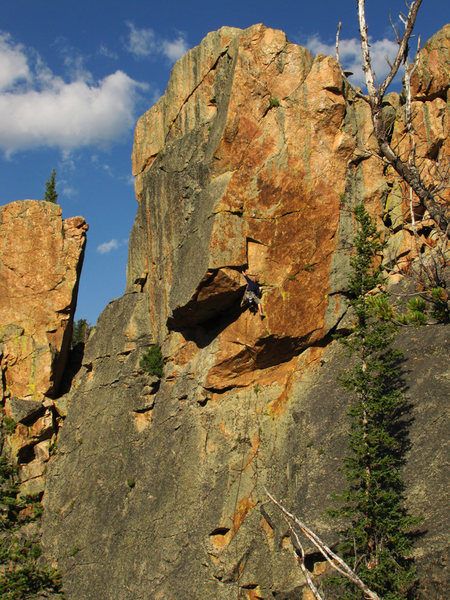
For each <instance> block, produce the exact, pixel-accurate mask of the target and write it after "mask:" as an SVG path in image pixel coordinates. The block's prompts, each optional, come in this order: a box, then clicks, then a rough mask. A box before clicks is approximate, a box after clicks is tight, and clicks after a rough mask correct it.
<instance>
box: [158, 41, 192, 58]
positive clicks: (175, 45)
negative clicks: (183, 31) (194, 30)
mask: <svg viewBox="0 0 450 600" xmlns="http://www.w3.org/2000/svg"><path fill="white" fill-rule="evenodd" d="M162 48H163V52H164V54H165V55H166V56H167V58H169V59H170V60H171V61H173V62H175V61H177V60H178V59H179V58H181V57H182V56H183V54H186V52H187V51H188V50H189V48H188V45H187V44H186V41H185V39H184V38H183V36H181V35H180V36H179V37H178V38H177V39H176V40H174V41H173V42H169V41H167V40H164V41H163V43H162Z"/></svg>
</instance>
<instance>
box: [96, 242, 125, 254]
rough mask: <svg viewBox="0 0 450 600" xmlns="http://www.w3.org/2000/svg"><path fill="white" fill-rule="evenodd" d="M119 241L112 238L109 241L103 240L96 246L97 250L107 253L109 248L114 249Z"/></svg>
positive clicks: (109, 250)
mask: <svg viewBox="0 0 450 600" xmlns="http://www.w3.org/2000/svg"><path fill="white" fill-rule="evenodd" d="M119 245H120V244H119V242H118V241H117V240H116V239H115V238H113V239H112V240H110V241H109V242H103V244H100V246H97V252H99V253H100V254H108V252H111V250H116V249H117V248H118V247H119Z"/></svg>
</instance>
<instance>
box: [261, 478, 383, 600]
mask: <svg viewBox="0 0 450 600" xmlns="http://www.w3.org/2000/svg"><path fill="white" fill-rule="evenodd" d="M264 491H265V492H266V494H267V496H268V497H269V499H270V500H271V501H272V502H273V503H274V504H275V506H277V507H278V508H279V509H280V511H281V512H282V514H283V517H284V518H285V519H286V520H287V522H290V528H294V526H295V527H298V529H300V531H301V532H302V533H303V534H304V535H305V536H306V537H307V538H308V539H309V540H310V541H311V542H312V543H313V544H314V546H315V547H316V548H317V549H318V550H319V552H320V553H321V554H322V556H323V557H324V558H325V559H326V560H327V562H328V563H329V564H330V565H331V567H332V568H333V569H334V570H335V571H337V572H338V573H340V574H341V575H343V576H344V577H346V578H347V579H349V580H350V581H351V582H352V583H354V584H355V585H356V586H357V587H359V589H360V590H362V592H363V593H364V594H365V595H366V597H367V598H368V599H369V600H381V598H380V597H379V596H378V594H376V593H375V592H373V591H372V590H371V589H369V588H368V587H367V585H366V584H365V583H364V582H363V581H362V580H361V579H360V578H359V577H358V575H357V574H356V573H355V572H354V571H353V570H352V569H351V568H350V567H349V566H348V564H347V563H346V562H345V561H344V560H342V558H341V557H340V556H338V555H337V554H335V553H334V552H333V551H332V550H331V548H329V547H328V546H327V545H326V544H325V543H324V542H323V541H322V540H321V539H320V538H319V536H318V535H316V534H315V533H314V532H313V531H312V530H311V529H309V527H307V526H306V525H305V523H303V522H302V521H300V519H299V518H298V517H296V516H295V515H293V514H292V513H290V512H289V511H287V510H286V509H285V508H284V506H283V505H282V504H281V503H280V502H278V500H276V499H275V498H274V497H273V496H272V495H271V494H270V493H269V492H268V491H267V489H266V487H264ZM300 547H302V546H301V544H300ZM307 582H308V579H307ZM308 585H309V582H308ZM310 587H311V586H310ZM311 591H312V592H313V593H314V591H313V590H312V588H311ZM316 598H317V596H316Z"/></svg>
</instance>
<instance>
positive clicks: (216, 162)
mask: <svg viewBox="0 0 450 600" xmlns="http://www.w3.org/2000/svg"><path fill="white" fill-rule="evenodd" d="M388 108H389V111H388V112H389V114H390V115H393V114H394V113H395V115H397V119H398V118H399V116H398V115H400V113H401V108H400V100H399V97H398V96H396V95H394V96H392V97H390V98H389V107H388ZM438 108H439V107H438ZM438 112H439V110H438V111H437V113H438ZM395 127H397V130H396V129H395ZM400 127H401V124H398V123H396V124H395V126H394V134H393V135H397V131H400ZM430 131H432V132H433V133H432V135H435V134H436V135H440V136H441V138H442V135H441V133H439V131H440V130H439V127H438V125H436V126H434V127H433V128H432V129H431V130H430ZM375 151H376V146H375V141H374V137H373V135H372V126H371V119H370V115H369V111H368V107H367V103H365V102H364V101H363V100H361V99H360V98H358V97H357V96H356V95H355V93H354V91H353V90H352V89H351V88H350V87H349V85H348V83H347V82H346V81H344V79H343V76H342V74H341V72H340V70H339V68H338V65H337V63H336V61H335V60H334V59H333V58H331V57H325V56H317V57H316V58H313V57H312V56H311V55H310V54H309V52H308V51H307V50H306V49H304V48H299V47H298V46H296V45H294V44H290V43H289V42H288V41H287V39H286V37H285V35H284V34H283V33H282V32H279V31H274V30H270V29H267V28H266V27H264V26H262V25H257V26H254V27H251V28H249V29H246V30H244V31H242V30H239V29H234V28H222V29H221V30H219V31H218V32H213V33H210V34H208V36H207V37H206V38H205V40H203V41H202V43H201V44H200V45H199V46H198V47H196V48H194V49H192V50H191V51H189V52H188V53H187V54H186V56H185V57H183V58H182V59H181V60H180V61H179V62H178V63H177V64H176V65H175V67H174V69H173V72H172V76H171V80H170V82H169V85H168V88H167V91H166V94H165V95H164V96H163V97H162V98H161V99H160V100H159V101H158V103H157V104H156V105H155V106H154V107H153V108H151V109H150V110H149V111H148V112H147V113H146V114H145V115H144V116H143V117H142V118H141V119H140V120H139V122H138V125H137V128H136V136H135V146H134V151H133V172H134V174H135V175H136V194H137V197H138V201H139V207H138V211H137V216H136V221H135V224H134V227H133V230H132V233H131V237H130V251H129V262H128V270H127V289H126V293H125V295H124V296H123V297H122V298H120V299H118V300H115V301H114V302H112V303H111V304H110V305H108V307H107V308H106V309H105V311H104V312H103V314H102V315H101V317H100V319H99V322H98V325H97V328H96V331H95V333H94V335H93V336H92V338H91V339H90V341H89V342H88V345H87V348H86V354H85V356H84V361H83V367H82V370H81V372H80V374H79V376H78V377H77V379H76V380H75V382H74V385H73V386H72V389H71V391H70V393H69V394H68V395H67V396H66V397H65V398H63V399H61V400H60V401H58V403H61V406H62V410H63V412H64V413H67V418H66V420H65V422H64V426H63V428H62V430H61V435H60V436H59V439H58V450H57V453H56V455H55V456H54V457H52V458H51V459H50V463H49V475H48V482H47V488H46V493H45V497H44V500H45V508H46V510H45V516H44V546H45V547H46V552H47V555H48V556H49V557H51V558H52V559H53V560H54V564H55V566H58V567H60V568H62V570H63V573H64V581H65V589H66V594H67V598H68V600H78V599H79V598H83V599H85V600H97V599H98V598H105V599H107V600H108V599H111V600H112V599H113V598H114V600H116V599H117V598H119V599H120V600H135V599H136V598H151V599H152V600H158V599H161V600H162V599H164V600H167V599H172V598H186V599H191V598H192V599H198V598H202V599H203V598H205V599H208V600H209V599H211V600H212V599H214V600H231V599H232V598H237V597H241V598H248V599H249V600H251V599H256V598H266V599H268V598H290V599H292V600H294V599H295V600H297V599H300V598H304V597H306V595H304V592H305V581H304V579H303V577H302V575H301V573H300V571H299V569H298V565H297V563H296V560H295V557H294V556H293V553H292V548H291V545H290V541H289V531H288V528H287V527H286V524H285V523H284V521H283V520H282V519H281V518H280V516H279V515H278V514H277V512H276V510H274V508H273V507H272V506H271V505H270V503H269V502H268V500H267V497H266V495H265V493H264V486H267V488H268V489H269V490H270V491H271V492H273V493H274V494H275V495H276V496H277V497H279V498H281V499H283V500H284V501H285V502H286V504H287V506H289V507H290V508H291V509H293V510H294V511H295V512H298V514H299V515H300V516H302V517H304V518H305V519H306V520H307V521H308V522H309V523H310V524H311V525H312V527H313V528H314V529H316V530H317V531H318V533H320V534H322V535H324V536H325V538H326V540H327V541H328V542H329V543H333V542H334V541H335V539H336V537H335V533H334V526H333V524H332V523H331V522H330V521H329V520H327V518H326V517H325V516H324V510H325V509H326V508H327V507H329V506H330V505H331V500H330V499H329V497H330V495H331V494H332V493H333V492H335V491H337V490H338V489H339V488H340V486H341V484H342V475H341V473H340V470H339V466H340V465H341V462H342V457H343V455H344V453H345V443H346V442H345V440H346V432H347V428H348V422H347V419H346V412H347V408H348V406H349V402H350V399H349V398H348V396H347V395H346V393H345V392H344V390H343V389H341V388H340V387H339V386H338V384H337V376H338V374H339V373H340V372H341V370H342V369H343V368H344V367H345V366H346V364H347V362H346V359H345V357H344V356H343V354H342V350H341V348H340V346H339V345H338V344H337V343H336V342H333V341H332V339H333V338H332V334H333V332H335V331H337V330H339V328H340V327H342V329H344V330H345V328H346V327H348V324H345V323H344V317H345V318H346V319H347V320H349V321H351V316H350V315H348V314H346V309H347V303H346V289H347V279H348V273H349V260H350V256H349V250H350V248H351V242H352V239H353V235H354V233H353V229H354V223H353V218H352V208H353V206H354V205H355V203H357V202H361V201H364V202H365V204H366V206H368V208H369V209H370V211H371V212H372V214H373V215H374V216H376V218H377V223H378V225H379V227H380V229H382V230H383V231H384V223H383V216H385V215H384V207H385V204H386V202H387V200H388V199H389V194H390V193H391V191H392V190H395V191H396V194H397V196H396V198H395V199H391V201H389V202H388V206H389V210H390V211H394V210H395V217H396V218H398V213H399V211H400V210H401V208H399V206H401V203H402V201H403V199H402V198H401V193H400V192H399V185H398V184H397V182H396V177H395V175H394V174H392V173H388V174H387V175H386V173H385V169H384V165H383V164H382V163H381V161H380V160H378V159H377V158H376V156H375ZM399 196H400V199H399ZM394 200H395V201H394ZM385 218H386V217H385ZM396 228H397V229H398V225H396ZM407 235H408V236H409V235H410V234H409V232H407ZM405 239H408V238H407V237H406V238H405V237H404V234H403V232H402V231H397V233H396V237H395V239H394V241H393V242H392V243H391V249H392V251H393V252H397V251H398V252H401V253H402V255H403V254H404V255H405V256H406V253H407V252H409V251H410V248H406V245H405ZM244 268H245V269H247V271H248V272H250V273H258V274H259V275H260V279H261V283H262V287H263V292H264V293H263V298H262V302H263V306H264V311H265V313H266V318H265V319H261V318H260V317H259V316H258V315H254V314H252V313H251V312H250V311H249V310H247V309H245V308H244V307H241V298H242V295H243V292H244V287H245V280H244V278H243V277H242V275H241V271H242V270H243V269H244ZM421 331H422V332H421V334H420V336H419V334H418V333H417V330H415V329H414V330H410V329H405V330H404V331H403V332H402V333H401V334H400V336H399V339H398V344H399V347H400V348H402V349H405V350H407V356H406V358H407V360H406V362H405V381H406V382H407V384H406V394H407V396H408V400H410V401H411V405H412V409H411V410H412V415H413V421H412V425H411V432H410V433H411V440H412V450H411V454H410V457H409V460H408V463H407V465H406V466H405V477H406V481H407V498H408V502H409V506H410V508H411V510H412V512H413V513H417V514H421V513H424V514H425V517H426V524H425V526H426V528H427V533H426V535H424V536H423V537H422V538H421V539H420V540H419V542H418V546H417V554H418V555H421V556H423V557H426V558H425V559H424V560H423V564H424V565H425V566H426V568H430V569H433V573H435V572H437V570H438V565H439V564H440V561H441V560H446V558H445V556H446V552H447V545H448V544H447V541H446V540H445V535H446V532H445V526H444V525H443V523H444V521H445V517H444V514H445V506H444V502H443V491H444V486H445V484H446V482H445V480H444V477H443V475H442V472H441V469H440V465H441V463H443V461H444V449H443V447H442V446H441V445H440V444H439V443H438V442H437V439H438V438H439V439H440V438H441V437H442V436H444V432H445V416H444V410H443V405H442V398H443V393H448V392H446V391H445V390H447V387H448V380H447V379H446V377H445V376H443V375H442V372H443V371H442V365H443V364H444V361H445V364H446V365H447V364H448V355H445V356H444V354H443V352H442V349H443V348H445V347H448V343H447V338H448V327H444V326H442V327H429V328H425V329H423V330H421ZM152 343H159V344H160V346H161V349H162V354H163V356H164V360H165V369H164V371H165V376H164V378H163V379H162V380H161V381H155V378H154V377H152V376H149V375H147V374H146V373H145V372H144V370H143V369H142V368H141V367H140V359H141V357H142V355H143V354H144V352H145V351H146V349H147V348H148V346H149V345H150V344H152ZM438 354H439V362H438V361H437V360H436V357H437V355H438ZM434 419H436V421H434ZM434 422H436V423H437V424H436V427H437V429H438V433H437V435H436V436H434V435H432V433H431V431H432V429H433V427H434V424H433V423H434ZM435 489H437V494H434V490H435ZM430 490H431V491H430ZM430 503H432V505H433V506H432V508H431V507H429V506H428V505H429V504H430ZM306 549H307V552H308V560H309V561H310V563H311V565H312V563H314V562H317V557H316V556H315V554H314V551H313V549H312V548H311V547H310V546H308V547H307V548H306ZM308 564H309V563H308ZM322 570H323V566H322V565H318V564H316V567H315V569H314V571H315V573H316V574H318V573H320V572H321V571H322ZM445 585H446V581H445V577H444V576H442V577H439V578H438V581H433V582H429V581H427V580H426V578H425V581H424V583H423V585H422V587H423V589H424V590H426V593H427V597H429V598H430V599H433V600H437V598H440V597H444V596H445Z"/></svg>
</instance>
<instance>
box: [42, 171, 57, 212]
mask: <svg viewBox="0 0 450 600" xmlns="http://www.w3.org/2000/svg"><path fill="white" fill-rule="evenodd" d="M55 177H56V173H55V169H53V170H52V174H51V177H50V179H47V181H46V182H45V196H44V200H46V201H47V202H53V203H54V204H56V203H57V202H58V193H57V191H56V183H55Z"/></svg>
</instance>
